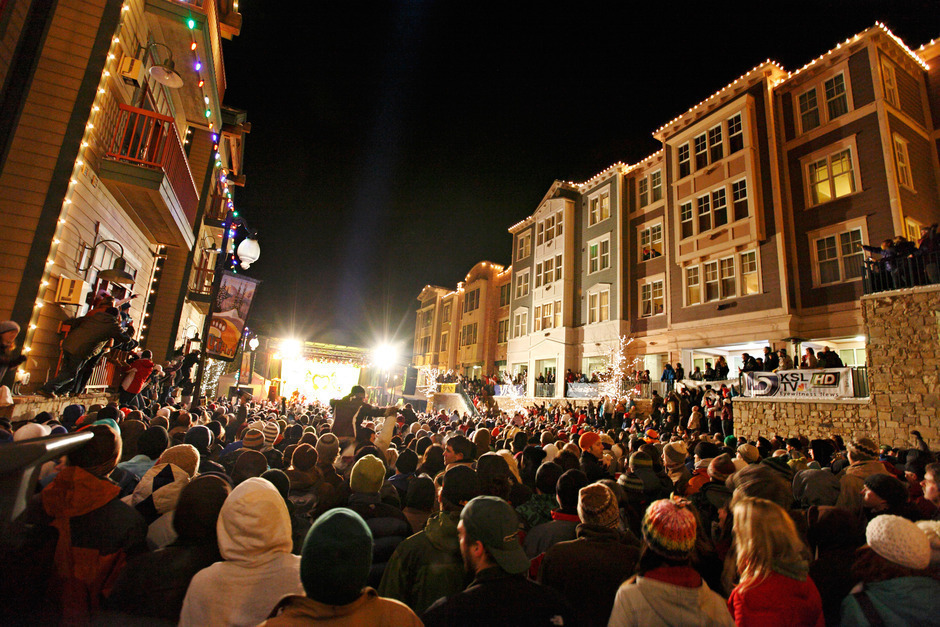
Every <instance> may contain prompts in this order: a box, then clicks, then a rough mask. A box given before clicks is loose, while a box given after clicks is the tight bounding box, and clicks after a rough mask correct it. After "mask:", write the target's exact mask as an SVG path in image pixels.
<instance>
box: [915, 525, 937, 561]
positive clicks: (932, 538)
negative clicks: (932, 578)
mask: <svg viewBox="0 0 940 627" xmlns="http://www.w3.org/2000/svg"><path fill="white" fill-rule="evenodd" d="M917 526H918V527H919V528H920V530H921V531H923V532H924V534H925V535H926V536H927V541H928V542H930V565H931V566H933V567H937V566H940V520H918V521H917Z"/></svg>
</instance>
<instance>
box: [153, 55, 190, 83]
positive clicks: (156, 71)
mask: <svg viewBox="0 0 940 627" xmlns="http://www.w3.org/2000/svg"><path fill="white" fill-rule="evenodd" d="M150 76H152V77H153V80H155V81H157V82H158V83H160V84H161V85H165V86H167V87H170V88H172V89H179V88H180V87H182V86H183V77H182V76H180V74H179V72H177V71H176V69H175V68H174V66H173V59H167V60H166V61H163V62H162V63H158V64H156V65H152V66H150Z"/></svg>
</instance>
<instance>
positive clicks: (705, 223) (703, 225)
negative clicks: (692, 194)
mask: <svg viewBox="0 0 940 627" xmlns="http://www.w3.org/2000/svg"><path fill="white" fill-rule="evenodd" d="M710 228H712V209H711V200H710V199H709V197H708V194H706V195H704V196H701V197H699V199H698V232H699V233H704V232H705V231H707V230H709V229H710Z"/></svg>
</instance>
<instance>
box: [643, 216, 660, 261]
mask: <svg viewBox="0 0 940 627" xmlns="http://www.w3.org/2000/svg"><path fill="white" fill-rule="evenodd" d="M662 254H663V225H662V224H654V225H652V226H649V227H647V228H645V229H643V230H641V231H640V260H641V261H649V260H650V259H655V258H656V257H661V256H662Z"/></svg>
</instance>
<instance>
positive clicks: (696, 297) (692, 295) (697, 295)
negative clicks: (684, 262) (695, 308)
mask: <svg viewBox="0 0 940 627" xmlns="http://www.w3.org/2000/svg"><path fill="white" fill-rule="evenodd" d="M701 300H702V285H701V283H700V280H699V268H698V266H691V267H688V268H686V269H685V302H686V304H688V305H697V304H698V303H699V302H701Z"/></svg>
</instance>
